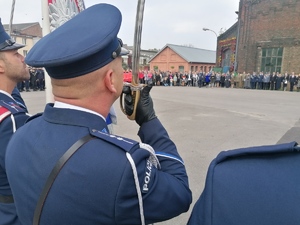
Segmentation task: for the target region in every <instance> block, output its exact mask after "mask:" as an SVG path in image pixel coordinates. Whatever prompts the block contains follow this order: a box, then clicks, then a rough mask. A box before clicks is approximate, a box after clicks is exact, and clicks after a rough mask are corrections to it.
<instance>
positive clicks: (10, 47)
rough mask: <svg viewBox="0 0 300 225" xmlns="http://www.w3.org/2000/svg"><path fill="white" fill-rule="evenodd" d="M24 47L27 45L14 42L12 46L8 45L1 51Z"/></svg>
mask: <svg viewBox="0 0 300 225" xmlns="http://www.w3.org/2000/svg"><path fill="white" fill-rule="evenodd" d="M23 47H25V45H21V44H17V43H14V44H13V45H11V46H6V47H5V48H2V49H0V51H9V50H16V49H19V48H23Z"/></svg>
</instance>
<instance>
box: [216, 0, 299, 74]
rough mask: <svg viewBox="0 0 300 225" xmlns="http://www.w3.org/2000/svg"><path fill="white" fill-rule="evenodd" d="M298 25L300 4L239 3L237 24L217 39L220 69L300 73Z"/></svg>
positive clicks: (283, 0) (291, 0) (284, 0)
mask: <svg viewBox="0 0 300 225" xmlns="http://www.w3.org/2000/svg"><path fill="white" fill-rule="evenodd" d="M299 24H300V0H240V4H239V12H238V22H236V23H235V24H234V25H233V26H232V27H231V28H230V29H228V30H227V31H226V32H224V33H223V34H222V35H220V36H219V37H218V47H217V66H219V67H226V66H227V67H228V66H229V68H230V69H231V70H236V71H237V72H244V71H245V72H249V73H251V72H253V71H256V72H259V71H263V72H281V73H284V72H285V71H288V72H289V73H290V72H293V71H294V72H295V73H300V63H299V58H300V25H299ZM236 46H238V47H237V51H236ZM236 53H237V54H236ZM235 58H236V59H235ZM234 65H237V67H236V68H234Z"/></svg>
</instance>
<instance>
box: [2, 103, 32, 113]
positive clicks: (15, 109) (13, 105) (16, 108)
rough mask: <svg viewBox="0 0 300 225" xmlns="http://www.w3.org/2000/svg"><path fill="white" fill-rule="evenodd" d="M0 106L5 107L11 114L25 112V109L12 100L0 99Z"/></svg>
mask: <svg viewBox="0 0 300 225" xmlns="http://www.w3.org/2000/svg"><path fill="white" fill-rule="evenodd" d="M0 106H2V107H4V108H6V109H7V110H9V111H10V112H11V113H12V114H17V113H24V112H25V113H26V110H25V109H24V108H22V107H21V106H19V105H18V104H17V103H16V102H14V101H13V100H12V101H4V100H1V101H0Z"/></svg>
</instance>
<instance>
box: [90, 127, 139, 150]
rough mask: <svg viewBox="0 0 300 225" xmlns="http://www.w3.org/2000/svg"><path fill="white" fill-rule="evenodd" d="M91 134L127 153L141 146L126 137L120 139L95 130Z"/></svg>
mask: <svg viewBox="0 0 300 225" xmlns="http://www.w3.org/2000/svg"><path fill="white" fill-rule="evenodd" d="M90 134H91V135H93V136H95V137H98V138H100V139H102V140H105V141H107V142H110V143H111V144H113V145H116V146H118V147H120V148H122V149H123V150H125V151H126V152H129V151H130V150H131V149H132V148H133V147H135V146H139V142H137V141H134V140H131V139H128V138H124V137H119V136H116V135H113V134H108V133H104V132H101V131H99V130H95V129H92V130H90Z"/></svg>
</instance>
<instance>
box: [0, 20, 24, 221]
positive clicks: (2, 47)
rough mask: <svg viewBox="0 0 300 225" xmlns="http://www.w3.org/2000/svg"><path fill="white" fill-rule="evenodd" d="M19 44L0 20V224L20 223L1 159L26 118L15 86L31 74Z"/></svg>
mask: <svg viewBox="0 0 300 225" xmlns="http://www.w3.org/2000/svg"><path fill="white" fill-rule="evenodd" d="M22 47H24V45H20V44H17V43H15V41H14V40H13V39H12V38H11V37H10V36H9V35H8V34H7V33H6V32H5V30H4V28H3V26H2V23H1V19H0V225H8V224H9V225H18V224H20V222H19V220H18V218H17V214H16V208H15V205H14V199H13V196H12V192H11V188H10V185H9V183H8V180H7V175H6V171H5V160H4V159H5V154H6V147H7V144H8V142H9V140H10V138H11V136H12V135H13V133H14V132H15V131H16V130H17V129H18V128H19V127H20V126H22V125H24V123H25V120H26V119H27V118H28V117H29V115H28V114H27V109H26V106H25V103H24V101H23V99H22V97H21V96H20V92H19V90H18V89H17V83H18V82H22V81H23V80H28V79H29V76H30V75H29V71H28V68H27V66H26V64H25V62H24V57H23V56H22V55H20V54H19V53H18V49H19V48H22ZM15 166H17V164H15Z"/></svg>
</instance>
